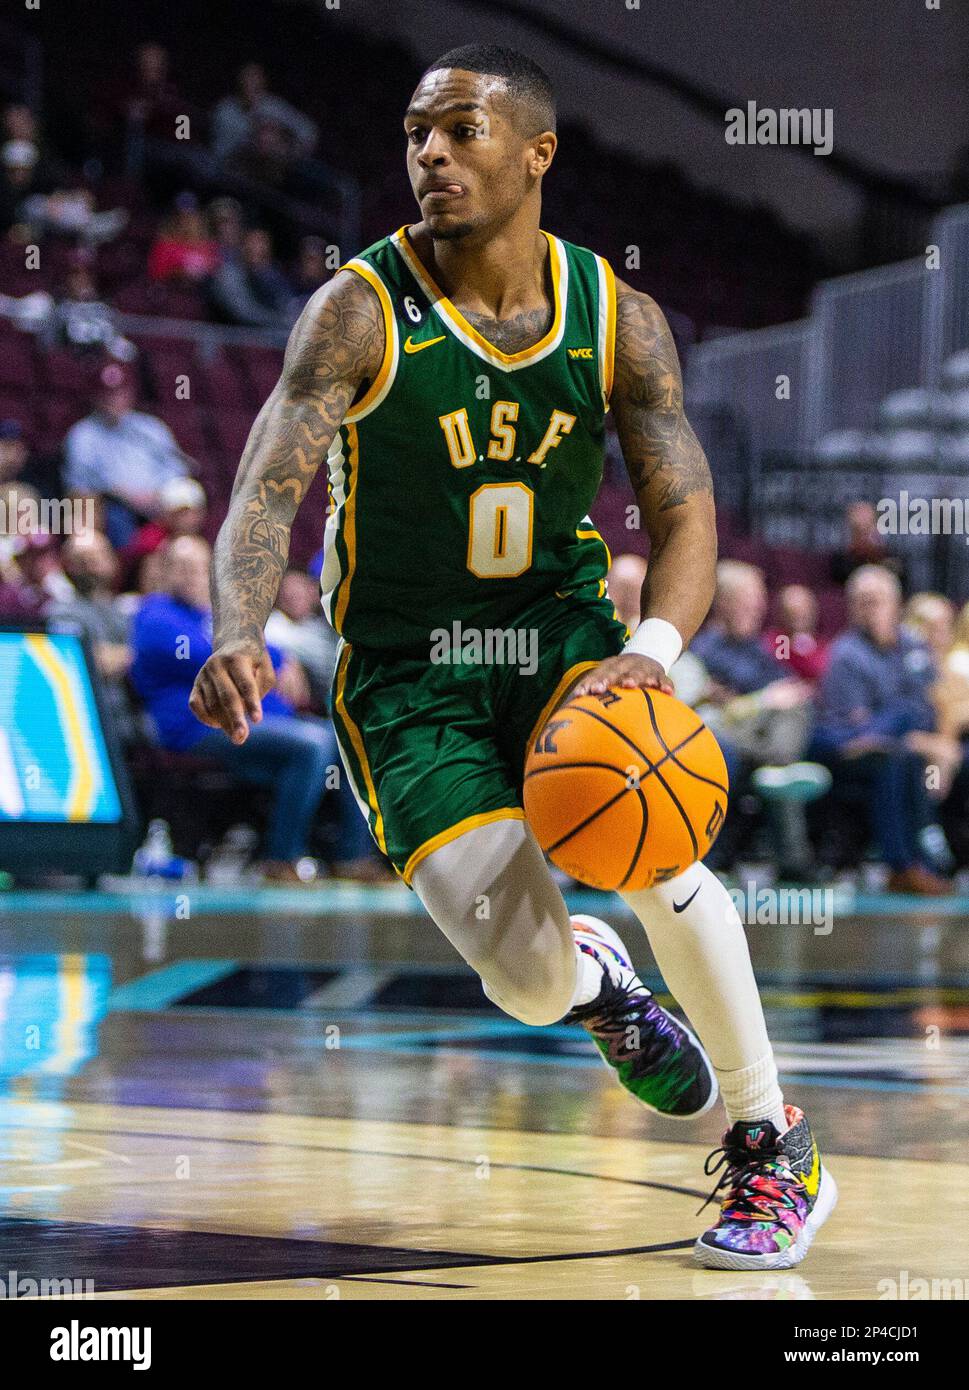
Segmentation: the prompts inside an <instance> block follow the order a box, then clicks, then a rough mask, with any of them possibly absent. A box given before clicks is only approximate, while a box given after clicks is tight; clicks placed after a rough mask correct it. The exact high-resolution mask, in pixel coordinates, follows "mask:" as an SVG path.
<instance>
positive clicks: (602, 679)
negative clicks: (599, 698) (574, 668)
mask: <svg viewBox="0 0 969 1390" xmlns="http://www.w3.org/2000/svg"><path fill="white" fill-rule="evenodd" d="M610 686H622V687H624V688H625V689H627V690H663V691H665V692H666V694H667V695H672V694H673V683H672V681H671V680H670V678H669V676H668V675H667V674H666V672H665V671H664V670H663V668H662V666H661V665H660V664H659V662H658V661H654V660H653V658H652V657H650V656H640V655H639V654H638V653H637V652H624V653H620V655H619V656H611V657H610V658H609V660H608V661H603V662H601V663H600V664H599V665H598V666H597V667H596V668H595V669H594V670H593V671H589V672H587V673H586V675H584V676H583V677H582V679H581V680H580V681H579V683H578V685H576V686H575V687H574V689H573V690H572V691H571V695H601V694H602V693H603V692H604V691H606V690H608V689H609V687H610Z"/></svg>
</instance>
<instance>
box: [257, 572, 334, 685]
mask: <svg viewBox="0 0 969 1390" xmlns="http://www.w3.org/2000/svg"><path fill="white" fill-rule="evenodd" d="M266 640H267V642H272V643H273V645H274V646H277V647H278V648H279V650H280V651H281V652H285V653H286V655H287V656H291V657H293V658H294V659H295V660H296V661H298V662H299V663H300V665H301V666H302V667H303V670H304V671H305V672H306V674H307V676H308V678H309V682H310V691H311V695H312V708H313V709H315V710H317V711H323V710H325V709H326V708H327V703H328V700H329V694H330V683H331V681H332V679H333V666H334V663H335V661H336V645H337V637H336V633H335V632H334V631H333V629H332V628H331V627H330V624H329V623H328V622H327V621H326V619H325V618H324V616H323V613H322V610H321V608H320V589H319V585H318V584H317V583H315V582H314V580H312V579H311V578H310V576H309V575H308V574H306V573H305V571H303V570H288V571H287V572H286V574H284V575H283V578H282V582H281V583H280V586H279V593H278V595H277V597H276V607H275V608H274V610H273V611H272V613H270V615H269V621H268V622H267V623H266Z"/></svg>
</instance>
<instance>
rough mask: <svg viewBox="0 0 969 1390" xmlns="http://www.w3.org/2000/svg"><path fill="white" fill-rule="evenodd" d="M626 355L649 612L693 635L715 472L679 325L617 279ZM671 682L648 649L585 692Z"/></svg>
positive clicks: (616, 399) (627, 430) (619, 402)
mask: <svg viewBox="0 0 969 1390" xmlns="http://www.w3.org/2000/svg"><path fill="white" fill-rule="evenodd" d="M616 291H617V304H616V360H615V372H614V381H613V389H612V395H611V401H610V403H611V406H612V409H613V411H614V413H615V419H616V429H617V431H618V434H619V443H620V446H621V448H622V453H623V458H624V459H625V461H626V467H627V469H628V471H629V477H630V480H631V482H632V485H633V490H634V491H635V494H636V500H637V502H638V503H639V509H640V516H641V518H642V521H643V524H644V526H645V528H646V532H647V534H648V536H649V542H650V551H649V569H648V571H647V574H646V582H645V584H644V585H643V598H642V605H641V613H642V616H643V617H644V618H664V619H665V620H666V621H667V622H669V623H672V624H673V626H674V627H675V628H676V629H677V631H678V632H679V633H680V635H681V637H682V638H683V643H684V645H686V643H687V642H689V641H690V639H691V638H692V637H693V635H694V634H695V633H696V631H697V629H698V628H699V626H700V624H701V623H702V622H703V620H704V618H705V617H706V615H707V612H708V610H709V607H710V603H711V602H712V599H713V591H714V585H715V580H716V563H717V528H716V519H715V514H714V504H713V481H712V479H711V477H710V468H709V465H708V464H707V460H706V457H705V455H704V453H703V449H702V448H701V446H700V443H699V441H698V440H697V437H696V435H695V434H694V433H693V430H692V429H691V427H690V422H689V421H688V420H687V418H686V415H685V413H684V410H683V380H682V377H681V374H680V364H679V360H678V358H677V353H676V346H675V344H674V342H673V335H672V334H671V333H670V330H669V325H668V324H667V322H666V319H665V318H664V317H663V314H662V312H661V310H660V309H659V307H658V305H657V304H656V303H655V301H654V300H652V299H650V297H649V295H646V294H640V293H638V292H637V291H636V290H633V289H631V288H630V286H629V285H625V284H623V283H622V282H621V281H619V282H617V285H616ZM622 684H626V685H637V686H638V685H644V686H645V685H653V686H658V687H660V688H663V689H667V690H668V689H671V686H670V683H669V681H668V680H667V679H666V676H665V673H664V672H663V668H662V666H660V665H659V663H658V662H656V661H653V660H651V659H650V658H647V657H642V656H633V655H632V654H630V655H627V656H620V657H614V658H613V659H612V660H611V661H608V662H603V663H602V665H601V666H599V667H597V668H596V669H595V670H594V671H590V672H589V674H588V676H587V677H585V678H584V679H583V680H582V681H580V683H579V685H578V687H577V689H578V690H579V691H580V692H581V693H587V692H588V691H596V690H605V689H606V688H607V686H609V685H622Z"/></svg>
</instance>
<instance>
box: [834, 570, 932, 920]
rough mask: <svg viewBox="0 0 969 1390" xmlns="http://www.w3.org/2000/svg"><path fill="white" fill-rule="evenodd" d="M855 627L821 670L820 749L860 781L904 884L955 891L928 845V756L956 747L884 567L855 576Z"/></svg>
mask: <svg viewBox="0 0 969 1390" xmlns="http://www.w3.org/2000/svg"><path fill="white" fill-rule="evenodd" d="M845 596H846V598H847V601H848V619H849V624H850V626H849V628H848V630H847V631H846V632H843V633H842V634H841V636H840V637H838V638H837V639H836V641H835V642H834V643H833V645H832V648H831V660H830V663H829V666H828V669H827V671H826V672H825V674H824V676H823V677H822V680H821V683H820V688H819V693H820V708H819V714H818V726H817V729H816V732H815V739H814V748H815V751H816V752H817V754H818V756H820V757H823V758H824V759H825V761H826V762H828V763H829V764H830V766H831V768H832V770H833V772H834V775H835V781H836V784H840V785H841V787H842V788H843V789H844V790H848V789H850V788H851V787H852V786H854V787H855V788H856V789H857V788H861V789H862V790H863V792H864V795H865V799H866V801H867V803H868V805H869V807H870V810H871V816H872V821H873V825H874V830H875V834H876V836H877V839H878V842H879V847H880V850H881V853H882V855H883V857H884V860H885V862H886V863H887V864H888V866H889V868H890V869H891V871H892V872H891V878H890V880H889V886H890V887H891V888H892V889H893V890H894V891H896V892H905V893H920V894H936V893H950V892H951V891H952V887H951V884H950V883H949V882H948V881H947V880H946V879H945V878H942V877H941V876H940V875H939V874H938V873H937V872H936V871H935V865H934V864H933V863H932V860H931V856H930V854H929V852H928V850H927V848H926V845H927V843H928V842H927V841H926V837H925V831H926V829H927V828H928V827H930V826H931V825H932V824H933V822H934V818H935V817H934V808H933V804H932V798H931V796H930V793H929V791H928V787H927V778H926V768H927V765H928V764H931V763H938V762H941V761H943V760H944V758H946V757H947V756H948V755H949V752H950V751H951V750H950V749H948V748H947V747H945V746H943V745H945V744H946V743H947V742H948V741H947V740H943V739H942V738H941V736H940V735H939V734H937V733H936V732H935V729H936V715H935V710H934V708H933V705H932V701H931V698H930V693H931V689H932V686H933V685H934V683H935V680H936V678H937V672H936V670H935V666H934V663H933V660H932V656H931V653H930V652H929V650H928V648H927V647H926V646H924V645H923V643H921V642H920V641H918V639H917V638H915V637H914V636H912V635H911V634H909V633H907V632H906V631H905V630H904V629H903V628H902V627H901V598H902V590H901V585H900V583H899V581H898V579H897V577H896V576H895V575H894V574H892V573H891V571H890V570H887V569H885V568H884V566H881V565H864V566H862V567H861V568H860V569H857V570H855V572H854V573H853V574H852V575H851V577H850V578H849V580H848V582H847V585H846V588H845Z"/></svg>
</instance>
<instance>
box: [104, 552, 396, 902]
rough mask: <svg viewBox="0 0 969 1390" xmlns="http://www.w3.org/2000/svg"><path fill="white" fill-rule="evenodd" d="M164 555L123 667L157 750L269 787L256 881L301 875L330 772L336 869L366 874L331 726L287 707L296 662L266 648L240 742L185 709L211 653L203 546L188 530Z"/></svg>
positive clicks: (359, 825) (361, 827)
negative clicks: (257, 710)
mask: <svg viewBox="0 0 969 1390" xmlns="http://www.w3.org/2000/svg"><path fill="white" fill-rule="evenodd" d="M165 559H166V592H164V593H157V594H151V595H149V596H148V597H147V598H146V599H145V600H144V601H143V603H142V604H141V607H140V608H139V610H138V612H137V615H136V617H135V620H134V626H133V631H132V646H133V648H134V653H135V657H134V662H133V665H132V668H131V677H132V681H133V683H134V685H135V688H136V689H137V691H138V693H139V694H140V696H141V698H142V699H143V700H144V702H145V706H146V708H147V710H148V713H149V714H150V715H151V717H152V719H153V721H154V724H155V727H156V729H157V733H158V738H159V741H160V742H161V744H162V747H164V748H168V749H172V750H174V751H185V750H187V749H192V750H193V751H196V752H199V753H205V754H207V755H209V756H211V757H213V758H216V759H218V760H219V762H221V763H222V764H223V765H224V766H225V767H226V768H227V769H228V770H229V771H230V772H231V773H232V774H233V775H234V776H235V777H237V778H238V779H239V781H240V782H242V783H255V784H258V785H266V786H270V787H272V788H273V792H274V796H273V806H272V811H271V813H270V818H269V825H268V827H267V831H266V842H265V856H266V860H265V863H264V864H263V873H264V876H265V878H267V879H268V880H270V881H273V882H282V883H294V884H295V883H300V882H303V881H304V876H303V875H302V874H301V873H300V871H299V870H298V869H297V864H298V862H299V861H300V860H302V859H303V858H304V857H305V855H306V851H307V844H308V837H309V833H310V829H311V827H312V824H313V821H314V818H315V816H316V813H317V809H318V807H319V805H320V802H321V800H322V798H323V796H324V794H325V792H326V791H327V789H328V788H329V787H333V786H334V783H335V781H336V778H337V777H338V779H339V782H338V788H339V789H338V791H337V796H338V808H339V815H340V849H339V856H340V863H339V870H340V871H341V872H343V873H347V874H350V875H352V876H356V877H367V876H371V875H372V873H373V864H374V858H373V855H372V853H371V848H370V836H369V832H368V831H367V829H366V824H365V822H364V821H363V818H362V817H361V816H360V813H359V811H358V810H357V807H356V804H355V803H354V801H353V798H352V795H351V793H350V791H349V789H348V788H347V785H346V777H345V776H344V774H343V769H342V766H341V765H340V760H339V754H338V751H337V744H336V737H335V735H334V733H333V729H332V726H331V725H330V724H329V723H328V722H327V721H326V720H323V719H314V718H299V717H297V716H296V715H295V714H294V712H293V703H292V701H291V699H290V698H289V696H290V693H291V691H292V690H293V681H292V677H293V675H294V674H295V675H296V676H297V685H298V684H299V674H298V673H299V668H298V666H297V664H296V663H293V662H291V661H290V660H289V659H287V658H284V657H283V655H282V653H281V652H280V651H279V650H278V648H276V647H271V648H270V658H271V660H272V662H273V666H274V669H275V670H276V673H277V685H276V688H275V689H274V690H271V691H270V692H269V693H268V694H267V695H266V696H265V698H264V699H263V702H262V709H263V718H262V720H261V722H259V723H258V724H254V725H253V726H252V728H251V729H250V732H249V737H248V738H247V739H246V741H245V743H242V744H238V745H237V744H234V743H230V741H229V740H228V739H227V738H226V737H225V735H224V734H222V733H218V732H215V731H214V730H212V729H209V728H207V727H206V726H205V725H204V724H200V723H199V721H198V720H197V719H196V718H195V716H194V714H192V712H191V710H190V709H189V707H188V697H189V694H190V692H191V689H192V685H193V683H194V681H195V676H196V674H197V673H198V671H199V669H200V668H201V667H202V666H203V664H204V663H205V661H206V659H207V658H208V656H209V655H210V653H211V651H212V640H211V632H212V614H211V606H210V596H209V560H210V551H209V547H208V546H207V545H206V543H205V542H204V541H203V540H201V539H199V538H198V537H197V536H180V537H178V538H177V539H176V540H174V541H172V543H171V545H169V546H168V547H167V549H166V551H165ZM335 769H338V772H337V773H335V772H334V770H335Z"/></svg>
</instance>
